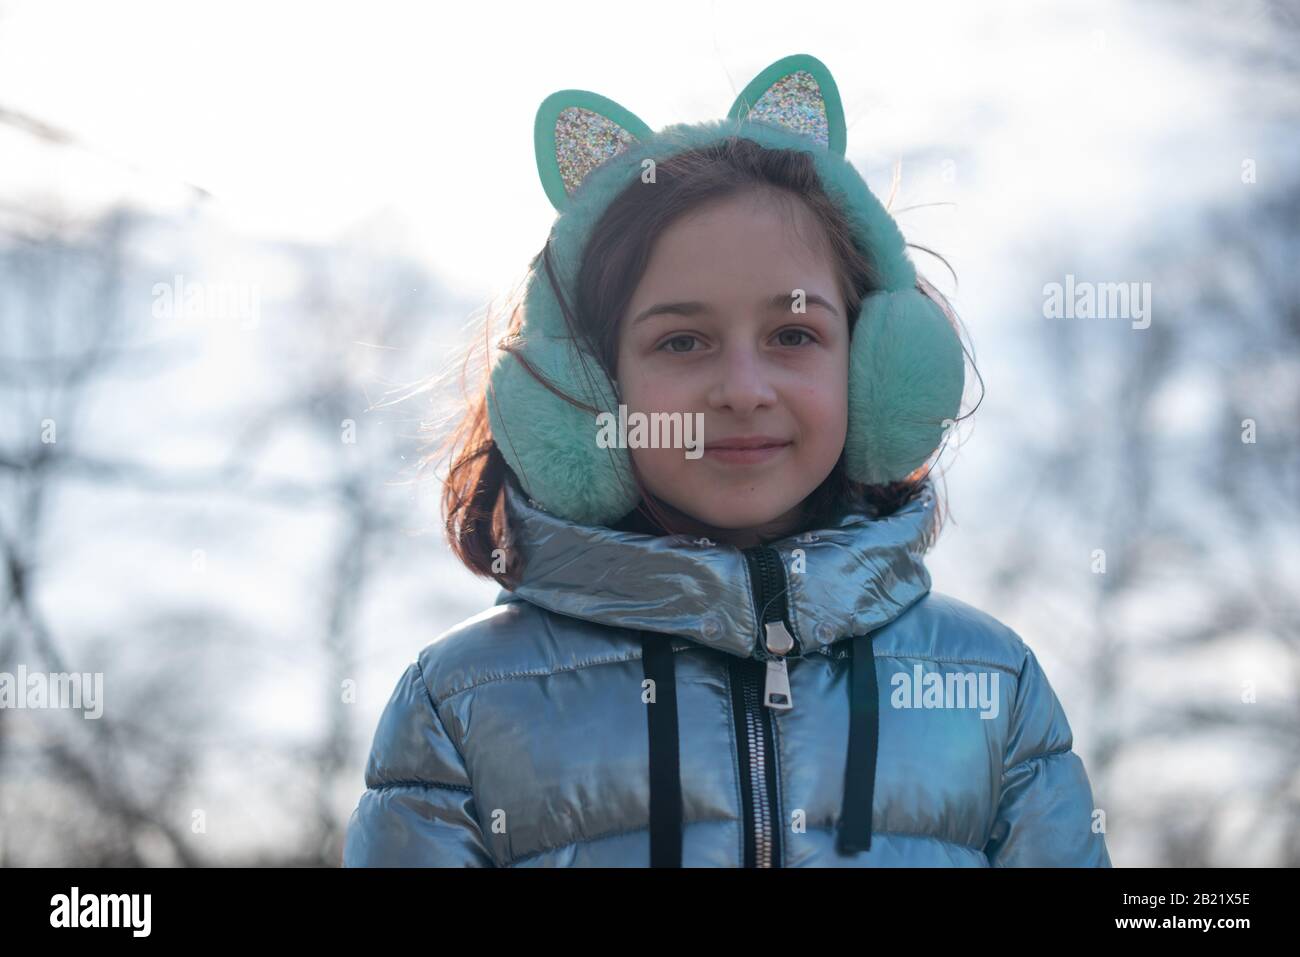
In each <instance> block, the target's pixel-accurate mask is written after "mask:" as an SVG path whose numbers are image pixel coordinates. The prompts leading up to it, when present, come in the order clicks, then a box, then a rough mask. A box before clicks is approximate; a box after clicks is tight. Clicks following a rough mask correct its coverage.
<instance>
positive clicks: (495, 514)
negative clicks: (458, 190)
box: [419, 136, 978, 589]
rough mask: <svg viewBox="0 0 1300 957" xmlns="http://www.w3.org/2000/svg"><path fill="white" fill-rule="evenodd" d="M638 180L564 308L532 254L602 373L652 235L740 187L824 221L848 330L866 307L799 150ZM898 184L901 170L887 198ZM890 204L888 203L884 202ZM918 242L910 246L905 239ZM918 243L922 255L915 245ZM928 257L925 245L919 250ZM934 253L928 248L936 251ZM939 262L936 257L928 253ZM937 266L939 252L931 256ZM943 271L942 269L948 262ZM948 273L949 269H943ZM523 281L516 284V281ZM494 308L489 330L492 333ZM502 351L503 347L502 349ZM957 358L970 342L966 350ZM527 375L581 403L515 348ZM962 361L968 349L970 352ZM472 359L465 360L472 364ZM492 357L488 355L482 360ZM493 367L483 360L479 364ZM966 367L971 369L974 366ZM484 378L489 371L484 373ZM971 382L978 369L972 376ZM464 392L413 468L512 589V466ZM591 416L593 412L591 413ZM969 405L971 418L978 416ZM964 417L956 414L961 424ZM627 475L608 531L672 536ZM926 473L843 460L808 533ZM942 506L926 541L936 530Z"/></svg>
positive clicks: (724, 159) (461, 547)
mask: <svg viewBox="0 0 1300 957" xmlns="http://www.w3.org/2000/svg"><path fill="white" fill-rule="evenodd" d="M640 186H641V183H640V180H639V179H638V180H637V181H636V182H634V183H633V184H632V185H631V186H629V188H627V189H625V190H624V191H623V192H622V193H621V194H619V195H618V196H617V197H616V198H615V199H614V200H613V201H612V202H611V203H610V206H609V208H608V209H607V210H606V211H605V212H604V214H603V215H602V216H601V218H600V220H599V221H598V222H597V223H596V225H595V227H594V229H593V231H592V233H591V236H590V237H589V239H588V241H587V244H586V246H585V248H584V250H583V258H582V264H581V266H580V268H579V272H578V278H577V289H576V298H575V302H574V303H572V304H570V303H569V302H568V301H567V300H566V297H565V294H564V291H563V290H562V289H561V288H560V284H559V282H558V281H557V277H556V275H555V271H554V269H553V266H552V263H551V249H550V244H549V242H548V244H547V245H546V246H545V247H544V248H543V249H542V251H541V252H540V253H538V254H537V256H536V257H534V259H533V261H532V263H531V266H530V271H529V276H528V277H526V279H525V282H526V280H527V279H528V278H531V276H532V275H533V273H534V272H535V271H536V270H537V269H539V268H542V269H544V270H545V272H546V279H547V281H549V282H550V283H551V286H552V288H553V289H554V290H555V296H556V299H557V301H558V302H559V303H560V307H561V311H562V313H563V315H564V320H565V323H566V325H567V326H568V329H569V333H570V335H572V336H573V337H574V338H575V340H577V341H578V342H579V343H580V344H581V345H582V346H583V347H584V348H585V349H586V351H587V353H588V354H589V355H591V356H593V357H595V359H596V361H597V363H598V364H599V366H600V368H601V370H602V371H603V372H604V373H605V374H606V375H607V376H609V377H610V378H611V379H612V378H614V369H615V365H616V356H617V349H618V323H617V321H601V320H600V319H598V318H597V317H608V316H614V317H619V316H622V315H623V313H624V311H625V310H626V308H627V305H628V303H629V302H630V301H631V299H632V295H633V293H634V291H635V289H636V286H637V283H638V282H640V279H641V276H642V275H643V274H644V272H645V268H646V265H647V263H648V262H649V258H650V253H651V250H652V248H653V246H654V243H655V241H656V239H657V238H658V237H659V235H660V234H661V233H662V232H663V230H664V229H665V228H667V226H668V225H669V224H670V223H672V222H674V221H675V220H676V219H678V218H679V217H680V216H682V215H683V214H684V213H686V212H688V211H689V210H692V209H695V208H697V207H698V206H700V205H701V204H703V203H705V202H707V201H710V200H716V199H722V198H724V197H727V196H730V195H733V194H735V193H736V192H738V191H740V190H742V189H747V188H769V189H773V190H775V191H776V192H777V193H778V195H779V194H780V193H782V192H784V193H785V194H787V195H789V196H792V197H797V198H799V199H800V200H802V201H803V202H804V203H805V204H806V205H807V206H808V208H809V209H810V210H811V211H812V212H813V214H814V215H815V216H816V218H817V219H818V221H820V222H821V224H822V225H823V228H824V231H825V236H826V239H827V240H828V243H829V249H830V251H831V253H832V255H833V257H834V259H835V261H836V264H837V266H838V267H839V268H838V273H839V276H840V287H841V289H840V291H841V295H842V296H843V299H844V305H845V308H846V310H847V315H848V317H849V331H850V334H852V331H853V326H854V324H855V323H856V320H857V314H858V311H859V309H860V307H861V303H862V300H863V299H864V298H865V297H866V296H867V295H868V294H869V293H871V292H873V291H875V290H877V289H879V288H880V281H879V277H878V274H877V272H876V269H875V267H874V265H873V263H872V261H871V259H870V257H869V255H868V254H867V253H865V252H864V251H863V250H862V249H860V248H859V247H858V246H857V244H856V242H855V241H854V238H853V234H852V230H851V228H850V225H849V222H848V221H847V219H846V218H845V216H844V214H843V212H841V210H840V208H839V207H838V206H836V205H835V203H834V202H833V201H832V200H831V198H830V197H829V196H828V195H827V194H826V192H825V190H824V189H823V188H822V184H821V181H820V178H819V177H818V175H817V171H816V167H815V165H814V162H813V158H812V156H811V155H810V154H809V153H807V152H805V151H803V150H789V149H769V148H766V147H763V146H761V145H759V144H758V143H756V142H755V141H753V140H749V139H745V138H743V137H737V136H731V137H728V138H726V139H724V140H721V141H719V142H717V143H714V144H711V145H709V146H707V147H703V148H698V149H691V150H687V151H684V152H681V153H678V154H676V155H674V156H672V157H670V158H667V159H664V160H662V161H660V162H658V163H657V165H656V168H655V188H654V189H644V188H639V187H640ZM896 189H897V170H895V181H894V185H893V188H892V189H891V191H890V202H892V200H893V196H894V192H895V190H896ZM886 206H888V203H887V204H886ZM908 245H913V244H910V243H909V244H908ZM915 248H918V249H924V247H920V246H917V247H915ZM925 251H926V252H930V250H928V249H926V250H925ZM932 254H933V253H932ZM933 255H936V256H937V254H933ZM938 258H940V259H941V260H942V257H938ZM944 265H945V266H946V265H947V262H946V261H944ZM949 271H950V272H951V267H949ZM521 285H522V284H521ZM916 286H917V289H918V290H920V291H921V292H922V294H924V295H926V296H928V297H929V298H930V299H931V300H933V301H934V302H935V303H937V304H938V305H939V307H940V308H941V309H942V310H943V313H944V315H945V316H947V317H948V321H949V322H950V323H952V325H953V327H954V329H956V330H957V332H958V334H959V335H961V333H962V332H963V331H964V330H963V329H962V328H961V325H960V323H959V321H958V319H957V317H956V315H955V313H954V312H953V310H952V308H951V306H950V305H949V304H948V302H947V300H946V299H945V298H944V297H943V296H942V294H940V293H939V292H938V290H936V289H935V288H934V287H933V286H932V285H931V284H930V283H928V282H927V281H926V280H924V279H922V278H920V277H919V276H918V278H917V284H916ZM509 312H510V319H509V323H508V327H507V329H506V335H505V338H506V339H508V338H509V337H510V336H513V335H515V334H517V333H518V332H519V331H520V329H521V327H522V324H523V312H524V309H523V301H522V297H521V296H519V294H518V290H516V295H515V297H514V304H513V306H512V307H511V308H510V310H509ZM490 317H491V310H489V312H488V318H487V320H486V321H485V326H484V333H485V339H484V345H485V346H486V347H487V348H488V349H489V350H490V348H491V343H490V340H489V339H488V338H487V337H488V333H489V330H488V326H489V325H490ZM501 348H503V349H505V350H507V351H510V350H511V346H510V345H509V344H502V346H501ZM963 351H965V347H964V346H963ZM513 354H514V355H515V356H516V358H518V359H520V361H521V362H523V364H524V366H525V368H526V369H527V370H528V371H529V372H530V373H531V374H532V375H533V376H534V378H537V379H538V381H539V382H542V383H543V384H544V385H546V386H547V387H548V388H550V389H551V391H552V392H554V393H555V394H556V395H558V396H560V397H561V398H563V399H564V400H566V401H569V402H571V403H572V404H574V405H577V406H579V407H581V408H588V406H586V405H585V404H584V403H582V402H581V401H580V400H578V399H576V398H574V397H570V396H567V395H565V394H564V393H562V392H561V391H559V390H558V389H557V388H556V387H555V385H554V384H553V383H551V382H549V381H547V380H546V379H545V378H544V377H543V376H541V375H540V374H539V373H538V372H537V371H536V370H535V369H533V368H532V367H531V366H530V365H529V364H528V362H527V360H526V358H525V357H524V356H522V355H520V353H518V352H514V353H513ZM966 355H967V357H968V358H969V357H970V353H969V352H966ZM468 357H469V354H468V353H467V355H466V365H468ZM486 358H487V359H488V361H489V362H490V358H491V357H490V356H488V357H486ZM487 364H488V363H487V362H485V366H486V365H487ZM972 366H973V362H972ZM485 371H486V370H485ZM976 374H977V375H978V370H976ZM483 386H484V387H483V388H476V389H474V390H473V392H472V393H470V395H469V398H468V400H467V407H466V408H465V410H464V413H463V414H462V415H460V416H459V421H458V422H457V423H456V426H455V428H454V429H453V430H452V431H451V433H450V434H449V435H448V436H447V438H446V439H445V440H444V441H443V442H442V443H441V444H440V445H438V446H437V447H435V448H434V449H433V450H432V451H430V452H429V453H428V454H426V455H425V456H424V457H423V458H422V459H421V460H420V462H419V468H420V469H421V470H423V469H424V468H425V467H426V466H427V465H428V464H429V463H430V462H433V461H435V460H440V459H441V458H442V456H443V455H444V454H445V455H447V456H449V457H450V466H449V468H448V472H447V477H446V479H445V480H444V483H443V492H442V509H443V517H444V524H445V529H446V535H447V541H448V544H449V545H450V546H451V550H452V552H453V553H454V554H455V555H456V557H457V558H458V559H460V561H461V562H463V563H464V564H465V566H466V567H468V568H469V569H470V570H471V571H472V572H474V573H475V574H477V575H481V576H483V577H490V578H493V579H495V580H496V581H497V582H498V583H499V584H501V585H502V586H503V587H505V588H508V589H513V588H514V586H515V585H516V584H517V581H516V579H515V575H514V572H515V571H516V569H515V568H513V567H512V565H511V563H510V562H509V561H507V562H506V563H505V564H504V565H503V566H501V567H495V566H496V565H498V564H499V563H494V557H495V554H494V553H495V551H496V550H497V549H504V552H503V554H507V555H509V554H511V550H510V549H509V548H507V547H506V543H507V541H508V539H507V535H508V529H507V527H506V519H505V512H504V508H503V501H502V499H503V496H502V491H503V486H504V483H505V482H506V480H507V478H508V475H509V471H510V470H509V466H508V465H507V464H506V461H505V458H504V457H503V456H502V454H501V450H500V449H499V448H498V447H497V444H496V442H495V441H494V439H493V437H492V432H491V429H490V427H489V420H488V414H487V391H486V382H484V384H483ZM589 411H592V412H595V411H598V410H595V409H590V410H589ZM973 412H974V410H973V409H972V411H971V413H968V415H969V414H973ZM965 417H966V416H962V418H965ZM632 474H633V478H634V481H635V482H636V485H637V488H638V490H639V491H640V493H641V499H640V504H639V505H638V506H637V507H636V508H635V509H634V510H633V511H632V512H631V513H629V514H628V515H627V516H625V517H624V518H623V519H621V520H620V521H619V522H618V523H616V524H615V525H614V526H613V527H614V528H618V529H622V530H624V531H634V532H642V533H645V534H651V535H672V534H678V533H677V532H675V531H674V530H673V526H672V522H671V520H670V519H669V518H668V516H667V515H665V514H664V512H663V510H662V509H661V508H660V507H659V506H658V503H657V501H656V499H655V497H654V496H653V495H652V494H651V493H650V492H649V491H648V489H646V487H645V485H644V483H643V482H642V480H641V477H640V475H639V474H638V473H637V470H636V468H635V464H634V465H633V468H632ZM929 474H930V465H929V464H926V465H923V466H920V467H918V468H917V469H916V470H915V471H913V472H912V473H911V474H910V475H908V476H907V477H906V478H904V479H902V480H900V481H896V482H891V483H888V484H885V485H864V484H861V483H858V482H854V481H852V480H851V479H849V477H848V475H847V474H846V472H845V465H844V456H843V454H841V456H840V459H839V461H838V462H837V463H836V465H835V468H834V469H833V470H832V471H831V473H830V475H828V476H827V478H826V479H825V481H823V482H822V484H821V485H820V486H819V487H818V488H817V489H815V490H814V491H813V492H812V493H811V494H809V496H808V498H807V499H805V502H804V506H805V521H804V527H805V528H810V529H811V528H818V527H824V526H825V525H826V524H829V523H830V522H831V521H833V520H834V519H836V518H837V517H839V516H841V515H843V514H845V513H846V512H848V511H850V510H853V511H866V512H868V514H871V515H872V516H873V517H877V518H879V517H884V516H886V515H889V514H892V513H893V512H894V511H896V510H897V509H898V508H900V507H901V506H902V505H904V504H906V503H907V502H909V501H910V500H911V499H912V498H913V497H914V496H915V495H916V494H917V493H918V492H919V491H920V488H921V486H922V485H923V483H924V482H925V480H926V478H927V477H928V476H929ZM943 512H944V510H943V509H942V508H940V509H939V511H938V514H937V515H936V520H935V525H934V527H933V528H932V530H931V537H930V541H933V539H934V537H937V535H938V533H939V530H940V528H941V526H942V524H943V521H944V516H943Z"/></svg>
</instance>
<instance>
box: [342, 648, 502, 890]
mask: <svg viewBox="0 0 1300 957" xmlns="http://www.w3.org/2000/svg"><path fill="white" fill-rule="evenodd" d="M365 781H366V791H365V793H364V794H362V795H361V800H360V802H359V803H358V804H357V808H356V810H355V811H353V812H352V817H351V819H350V820H349V821H348V829H347V836H346V838H345V839H344V843H343V866H344V867H492V866H493V862H492V857H491V855H490V854H489V853H488V851H487V848H486V846H485V845H484V841H483V832H482V830H481V829H480V827H479V822H478V815H477V812H476V810H475V806H474V792H473V789H472V788H471V786H470V781H469V773H468V771H467V770H466V767H465V761H464V759H463V758H462V757H461V755H460V752H459V750H458V749H457V748H456V745H455V742H453V741H452V739H451V737H450V736H449V735H448V734H447V729H446V728H445V727H444V725H443V722H442V719H441V718H440V717H439V716H438V712H437V709H436V708H435V707H434V704H433V700H432V698H431V697H430V695H429V690H428V687H427V685H426V684H425V681H424V673H423V670H422V669H421V667H420V663H419V662H418V661H416V662H414V663H412V664H411V666H410V667H409V668H407V669H406V673H405V674H403V675H402V677H401V679H400V680H399V681H398V682H397V687H396V688H395V689H394V691H393V695H392V697H391V698H390V699H389V702H388V705H387V706H386V707H385V709H384V713H383V714H382V715H381V716H380V719H379V726H378V728H377V729H376V730H375V737H374V743H373V745H372V747H371V752H370V760H369V762H368V763H367V764H366V774H365Z"/></svg>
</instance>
